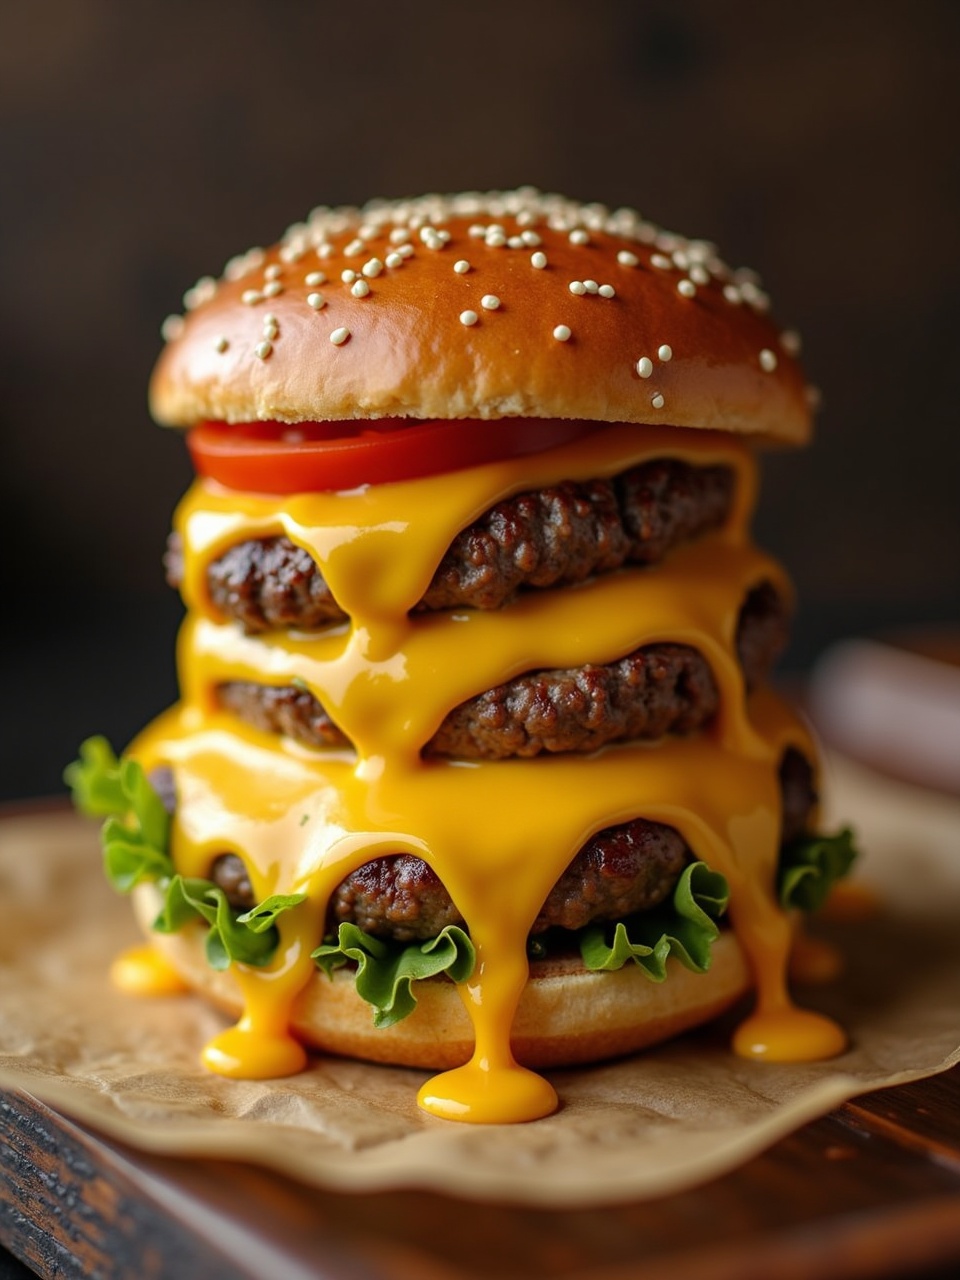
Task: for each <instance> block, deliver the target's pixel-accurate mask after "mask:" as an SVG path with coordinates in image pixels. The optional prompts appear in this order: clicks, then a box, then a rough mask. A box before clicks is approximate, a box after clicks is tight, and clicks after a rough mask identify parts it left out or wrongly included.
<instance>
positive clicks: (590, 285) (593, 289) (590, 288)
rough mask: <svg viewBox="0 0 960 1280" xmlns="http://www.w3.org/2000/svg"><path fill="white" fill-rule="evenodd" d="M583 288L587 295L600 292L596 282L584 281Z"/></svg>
mask: <svg viewBox="0 0 960 1280" xmlns="http://www.w3.org/2000/svg"><path fill="white" fill-rule="evenodd" d="M583 287H584V288H585V289H586V291H587V293H599V292H600V286H599V285H598V284H597V282H596V280H584V282H583Z"/></svg>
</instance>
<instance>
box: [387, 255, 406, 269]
mask: <svg viewBox="0 0 960 1280" xmlns="http://www.w3.org/2000/svg"><path fill="white" fill-rule="evenodd" d="M387 266H388V267H402V266H403V255H402V254H399V253H388V254H387Z"/></svg>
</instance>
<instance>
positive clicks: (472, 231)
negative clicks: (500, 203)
mask: <svg viewBox="0 0 960 1280" xmlns="http://www.w3.org/2000/svg"><path fill="white" fill-rule="evenodd" d="M486 234H487V228H486V227H483V226H481V225H480V223H479V222H475V223H474V224H473V226H472V227H470V228H468V230H467V235H468V236H472V237H473V238H474V240H482V239H483V237H484V236H485V235H486Z"/></svg>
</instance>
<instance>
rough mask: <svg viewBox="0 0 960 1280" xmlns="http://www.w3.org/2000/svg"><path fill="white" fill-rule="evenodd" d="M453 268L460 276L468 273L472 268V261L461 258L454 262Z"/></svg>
mask: <svg viewBox="0 0 960 1280" xmlns="http://www.w3.org/2000/svg"><path fill="white" fill-rule="evenodd" d="M453 269H454V271H455V272H456V273H457V275H458V276H463V275H466V273H467V272H468V271H469V270H470V263H469V262H468V261H467V260H466V258H460V259H459V260H458V261H457V262H455V263H454V264H453Z"/></svg>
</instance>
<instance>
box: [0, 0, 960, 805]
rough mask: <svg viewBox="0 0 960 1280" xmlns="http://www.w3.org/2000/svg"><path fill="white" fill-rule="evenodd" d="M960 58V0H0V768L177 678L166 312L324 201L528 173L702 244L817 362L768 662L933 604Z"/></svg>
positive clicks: (27, 779)
mask: <svg viewBox="0 0 960 1280" xmlns="http://www.w3.org/2000/svg"><path fill="white" fill-rule="evenodd" d="M958 55H960V5H958V4H956V3H953V0H942V2H940V3H936V2H934V0H917V2H916V3H912V4H910V3H890V4H887V3H878V2H873V3H871V2H868V0H836V3H831V4H828V3H814V4H803V5H796V6H794V5H789V6H788V5H774V4H766V5H762V4H758V3H749V2H747V0H732V2H729V3H724V4H717V3H709V0H699V2H691V3H680V2H677V0H673V2H664V3H643V2H642V0H622V2H617V0H591V2H590V3H585V0H531V2H529V3H524V2H523V0H513V2H512V3H504V2H501V0H495V2H494V3H482V0H474V2H473V3H471V4H469V5H468V4H463V5H459V4H455V3H451V2H448V3H436V2H435V0H421V3H419V4H417V5H410V6H406V5H401V4H383V3H377V2H376V0H365V2H364V3H363V4H350V3H341V4H324V3H313V4H308V3H294V0H272V2H271V3H266V2H263V3H257V2H255V0H231V2H230V3H226V2H224V0H207V2H206V3H202V4H201V3H191V2H188V0H172V2H170V3H164V4H160V3H122V2H121V0H85V2H80V0H59V2H53V3H35V4H32V5H30V6H25V5H24V6H16V7H15V6H12V5H10V6H6V11H5V14H4V16H3V19H2V30H0V175H2V176H0V190H2V204H0V546H2V582H0V601H2V605H0V607H2V611H3V621H2V626H0V636H2V639H0V717H2V720H0V723H2V756H0V796H6V797H25V796H31V795H38V794H43V793H47V792H50V791H52V790H55V789H56V788H57V787H58V785H59V774H60V770H61V768H62V765H63V763H64V761H65V760H67V759H69V758H70V757H71V755H72V754H73V752H74V750H75V747H76V744H77V742H78V741H79V740H80V738H81V737H83V736H85V735H86V734H88V733H90V732H93V731H96V730H99V731H103V732H106V733H107V734H108V735H110V736H111V737H112V738H113V740H114V742H115V743H116V744H117V745H121V744H122V743H124V742H125V741H126V740H127V739H128V738H129V737H130V736H131V735H132V734H133V733H134V732H135V731H136V730H137V728H139V727H140V725H141V724H142V723H143V722H144V721H145V720H146V719H147V718H148V717H149V716H151V715H152V714H154V713H155V712H156V711H158V710H160V709H161V707H162V706H164V705H165V704H166V703H167V702H169V701H171V700H172V699H173V698H174V697H175V677H174V667H173V639H174V635H175V631H176V626H177V621H178V617H179V605H178V602H177V600H176V599H175V597H173V596H172V594H171V593H170V592H169V591H168V589H167V588H166V587H165V586H164V584H163V581H162V574H161V570H160V566H159V557H160V552H161V549H162V545H163V542H164V538H165V535H166V531H167V527H168V521H169V516H170V511H171V509H172V507H173V505H174V502H175V501H176V498H177V497H178V495H179V494H180V492H181V491H182V490H183V489H184V488H185V487H186V485H187V483H188V481H189V475H190V473H189V468H188V465H187V462H186V457H185V452H184V449H183V446H182V443H181V441H180V440H179V439H178V438H177V437H176V435H175V434H173V433H171V432H165V431H162V430H160V429H158V428H155V427H153V426H152V425H151V423H150V421H149V418H148V415H147V411H146V406H145V387H146V383H147V378H148V376H149V372H150V368H151V365H152V362H153V360H154V359H155V357H156V355H157V353H158V351H159V347H160V338H159V326H160V322H161V321H162V319H163V317H164V316H165V315H166V314H167V313H168V312H170V311H175V310H179V309H180V296H181V294H182V292H183V290H184V289H185V288H186V287H187V286H188V285H190V284H192V283H193V281H194V280H195V279H196V278H197V277H198V276H200V275H203V274H206V273H208V272H214V273H216V272H218V271H219V270H220V268H221V267H222V264H223V263H224V262H225V261H226V259H227V258H228V257H229V256H230V255H231V254H233V253H235V252H237V251H239V250H242V249H244V248H246V247H248V246H249V245H251V244H258V243H263V244H268V243H270V242H271V241H273V240H275V239H276V238H277V237H278V236H279V235H280V233H282V231H283V230H284V228H285V227H286V226H287V225H288V224H289V223H290V222H292V221H294V220H296V219H298V218H300V217H302V216H303V215H304V214H305V213H306V212H307V211H308V210H309V209H310V208H311V207H313V206H314V205H315V204H318V203H326V204H334V203H340V202H357V201H363V200H365V199H366V198H368V197H370V196H373V195H407V194H419V193H421V192H424V191H429V190H439V191H452V190H458V189H464V188H488V187H509V186H515V185H518V184H523V183H532V184H536V185H538V186H540V187H543V188H545V189H551V190H560V191H563V192H564V193H566V194H568V195H571V196H574V197H577V198H579V199H584V200H602V201H604V202H605V203H607V204H609V205H611V206H617V205H619V204H629V205H633V206H635V207H638V208H640V210H641V211H642V212H643V213H644V214H645V215H647V216H649V217H651V218H653V219H654V220H655V221H657V222H659V223H661V224H662V225H665V226H667V227H670V228H673V229H677V230H680V231H682V232H685V233H686V234H688V235H695V236H702V237H706V238H709V239H713V240H716V241H718V242H719V244H720V246H721V249H722V250H723V253H724V256H725V258H726V259H727V260H728V261H730V262H732V263H733V264H734V265H736V264H739V263H747V264H749V265H751V266H754V267H756V268H758V269H759V270H760V272H761V273H762V275H763V277H764V280H765V282H766V283H767V284H768V286H769V287H770V288H771V290H772V292H773V296H774V302H775V310H776V312H777V314H778V317H779V318H780V320H781V322H782V323H783V324H784V325H792V326H796V327H798V328H799V329H800V330H801V331H802V333H803V335H804V339H805V360H806V363H807V366H808V369H809V372H810V375H811V377H812V379H813V381H814V382H816V383H817V384H819V385H820V387H821V388H822V390H823V393H824V409H823V412H822V414H821V416H820V422H819V433H818V439H817V443H816V445H815V446H814V447H813V448H812V449H810V450H808V451H806V452H804V453H802V454H788V455H786V454H785V455H780V456H776V457H773V458H771V459H770V460H769V463H768V465H767V468H766V480H765V491H764V496H763V501H762V506H761V510H760V513H759V518H758V536H759V538H760V540H761V541H762V542H763V543H764V544H765V545H767V546H769V547H770V548H771V549H772V550H774V551H775V552H776V553H777V554H779V555H780V556H781V557H782V558H783V559H784V560H785V561H786V563H787V564H788V565H789V566H790V568H791V569H792V571H793V573H794V575H795V578H796V581H797V585H798V588H799V591H800V599H801V613H800V616H799V619H798V621H797V624H796V628H795V638H794V643H793V646H792V648H791V651H790V654H789V655H788V660H787V666H788V667H790V668H791V669H793V670H796V671H802V670H804V669H806V668H807V667H808V666H809V664H810V663H811V662H812V661H813V659H814V658H815V656H816V654H817V653H818V652H819V651H820V650H821V648H822V647H823V646H824V645H825V644H827V643H828V642H829V641H830V640H832V639H834V638H836V637H839V636H843V635H848V634H856V633H863V632H874V631H877V630H883V629H887V628H891V627H900V626H904V625H913V624H926V623H931V622H938V621H947V620H950V619H953V620H957V619H958V618H960V414H958V411H957V397H958V391H960V377H958V372H957V369H958V364H960V305H958V304H960V235H958V226H960V167H958V163H957V142H956V120H957V119H958V118H960V94H958V91H957V81H958V79H960V57H958Z"/></svg>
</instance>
